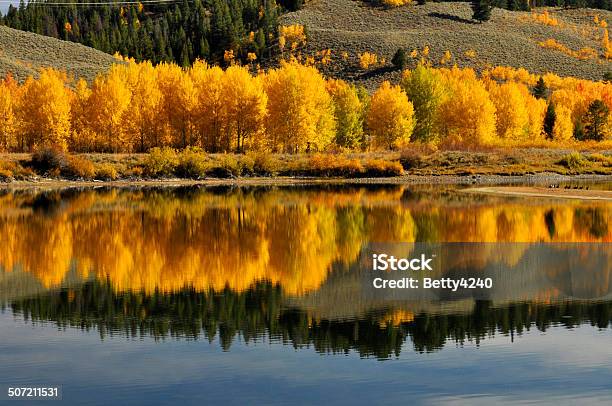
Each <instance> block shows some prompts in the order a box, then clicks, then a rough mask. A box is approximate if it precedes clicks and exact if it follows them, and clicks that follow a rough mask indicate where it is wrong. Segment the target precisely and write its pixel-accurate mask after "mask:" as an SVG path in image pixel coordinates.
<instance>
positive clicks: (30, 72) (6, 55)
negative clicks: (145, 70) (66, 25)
mask: <svg viewBox="0 0 612 406" xmlns="http://www.w3.org/2000/svg"><path fill="white" fill-rule="evenodd" d="M116 62H117V60H116V59H115V58H114V57H113V56H112V55H109V54H106V53H104V52H100V51H97V50H95V49H93V48H89V47H86V46H84V45H80V44H76V43H74V42H68V41H61V40H58V39H55V38H50V37H45V36H42V35H38V34H32V33H29V32H25V31H19V30H14V29H12V28H8V27H4V26H0V77H4V76H5V75H6V74H7V73H9V72H10V73H11V74H12V75H13V76H14V77H15V78H16V79H17V80H19V81H23V80H25V79H26V78H27V77H28V76H35V77H36V76H37V73H38V70H39V69H40V68H41V67H54V68H57V69H61V70H65V71H67V72H68V73H69V74H71V75H74V76H75V77H82V78H84V79H86V80H92V79H93V78H94V77H95V76H96V74H98V73H99V72H105V71H107V70H108V68H109V67H110V66H111V65H112V64H113V63H116Z"/></svg>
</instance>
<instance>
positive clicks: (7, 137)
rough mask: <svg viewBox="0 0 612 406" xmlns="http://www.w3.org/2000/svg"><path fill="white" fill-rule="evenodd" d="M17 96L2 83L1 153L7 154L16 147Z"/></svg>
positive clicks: (0, 98) (0, 103)
mask: <svg viewBox="0 0 612 406" xmlns="http://www.w3.org/2000/svg"><path fill="white" fill-rule="evenodd" d="M16 102H17V100H16V95H15V94H14V93H13V91H12V89H11V87H10V86H9V84H8V83H7V82H6V81H2V82H0V152H7V151H9V150H11V149H12V148H13V147H14V146H16V143H17V140H16V139H15V135H16V130H17V128H16V125H17V120H16V117H15V107H16V106H15V104H16Z"/></svg>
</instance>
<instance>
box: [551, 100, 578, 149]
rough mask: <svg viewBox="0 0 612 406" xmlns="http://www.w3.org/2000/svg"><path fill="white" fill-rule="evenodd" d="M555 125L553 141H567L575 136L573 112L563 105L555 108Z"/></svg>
mask: <svg viewBox="0 0 612 406" xmlns="http://www.w3.org/2000/svg"><path fill="white" fill-rule="evenodd" d="M555 113H556V118H555V125H554V127H553V139H554V140H555V141H567V140H569V139H571V138H572V136H573V135H574V121H573V120H572V110H571V109H569V108H568V107H566V106H563V105H558V106H557V105H556V106H555Z"/></svg>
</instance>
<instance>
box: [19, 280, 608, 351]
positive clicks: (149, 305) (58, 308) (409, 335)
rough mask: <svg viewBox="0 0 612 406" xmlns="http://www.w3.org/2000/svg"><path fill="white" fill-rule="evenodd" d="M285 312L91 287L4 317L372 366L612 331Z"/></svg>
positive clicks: (569, 315) (555, 321) (497, 314)
mask: <svg viewBox="0 0 612 406" xmlns="http://www.w3.org/2000/svg"><path fill="white" fill-rule="evenodd" d="M283 302H284V293H283V291H282V289H281V288H280V287H279V286H274V285H272V284H270V283H258V284H256V285H254V286H252V287H250V288H249V289H247V290H245V291H243V292H239V293H238V292H234V291H232V290H230V289H225V290H223V291H221V292H213V291H208V292H196V291H194V290H187V289H184V290H181V291H178V292H175V293H168V294H161V293H155V294H152V295H148V294H144V293H134V292H130V293H124V294H117V293H116V289H115V288H114V287H112V286H110V285H108V284H104V283H99V282H95V281H94V282H88V283H85V284H83V285H82V286H80V287H79V288H75V289H61V290H60V291H57V292H55V293H52V294H43V295H36V296H34V297H31V298H28V299H21V300H16V301H14V302H12V303H11V304H10V309H11V310H12V311H13V312H14V313H15V314H16V315H19V316H20V317H23V318H24V319H25V320H31V321H32V322H34V323H39V322H52V323H54V324H56V325H57V326H58V327H60V328H67V327H72V328H78V329H83V330H90V329H96V330H97V331H98V332H99V334H100V336H101V338H102V339H104V338H105V337H108V336H114V335H119V336H127V337H134V338H137V337H143V336H152V337H154V338H155V339H164V338H170V337H183V338H187V339H207V340H210V341H212V340H214V339H218V341H219V343H220V345H221V347H222V348H223V349H224V350H230V349H231V345H232V343H233V342H234V341H235V340H236V339H237V338H238V337H241V339H242V340H244V341H245V342H247V343H249V342H256V341H261V340H266V341H267V340H270V341H273V342H281V343H284V344H288V345H292V346H293V347H295V348H310V347H312V348H314V349H315V350H316V351H317V352H321V353H346V352H349V351H355V352H357V353H359V354H360V355H361V356H362V357H376V358H379V359H387V358H390V357H395V356H399V355H400V353H401V351H402V350H404V351H406V350H409V349H410V348H412V349H413V350H414V351H418V352H425V351H427V352H430V351H436V350H439V349H441V348H443V347H444V346H445V345H447V344H449V343H457V344H463V343H466V342H473V343H476V344H478V343H480V341H482V340H486V339H487V338H490V337H492V336H495V335H506V336H510V337H511V338H512V339H514V337H520V336H521V335H522V334H523V333H524V332H525V331H527V330H530V329H537V330H539V331H546V330H547V329H548V328H549V327H551V326H556V325H560V326H565V327H568V328H572V327H576V326H579V325H582V324H590V325H592V326H596V327H597V328H607V327H609V326H610V324H611V322H612V302H611V301H606V302H591V303H589V302H579V301H574V302H558V303H554V304H542V303H536V302H518V303H510V304H506V305H503V306H494V305H492V303H491V302H489V301H477V302H475V304H474V307H473V309H472V310H471V311H470V312H467V313H456V312H449V313H447V314H440V313H427V312H420V313H416V314H411V313H409V312H406V311H401V310H394V309H391V308H389V309H381V310H378V311H371V312H369V313H366V314H364V315H363V316H362V317H360V318H357V319H344V320H329V319H319V318H315V317H313V316H312V315H310V314H309V313H308V312H307V311H304V310H301V309H297V308H287V307H284V306H282V303H283Z"/></svg>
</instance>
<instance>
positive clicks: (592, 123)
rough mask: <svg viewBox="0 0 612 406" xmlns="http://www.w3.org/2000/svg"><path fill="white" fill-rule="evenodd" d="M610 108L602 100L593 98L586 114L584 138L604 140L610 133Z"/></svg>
mask: <svg viewBox="0 0 612 406" xmlns="http://www.w3.org/2000/svg"><path fill="white" fill-rule="evenodd" d="M609 117H610V109H609V108H608V106H607V105H606V104H605V103H604V102H603V101H601V100H593V102H592V103H591V104H590V105H589V109H588V110H587V113H586V114H585V116H584V138H585V139H587V140H595V141H602V140H604V139H607V138H608V137H609V135H610V128H609V124H608V119H609Z"/></svg>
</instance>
